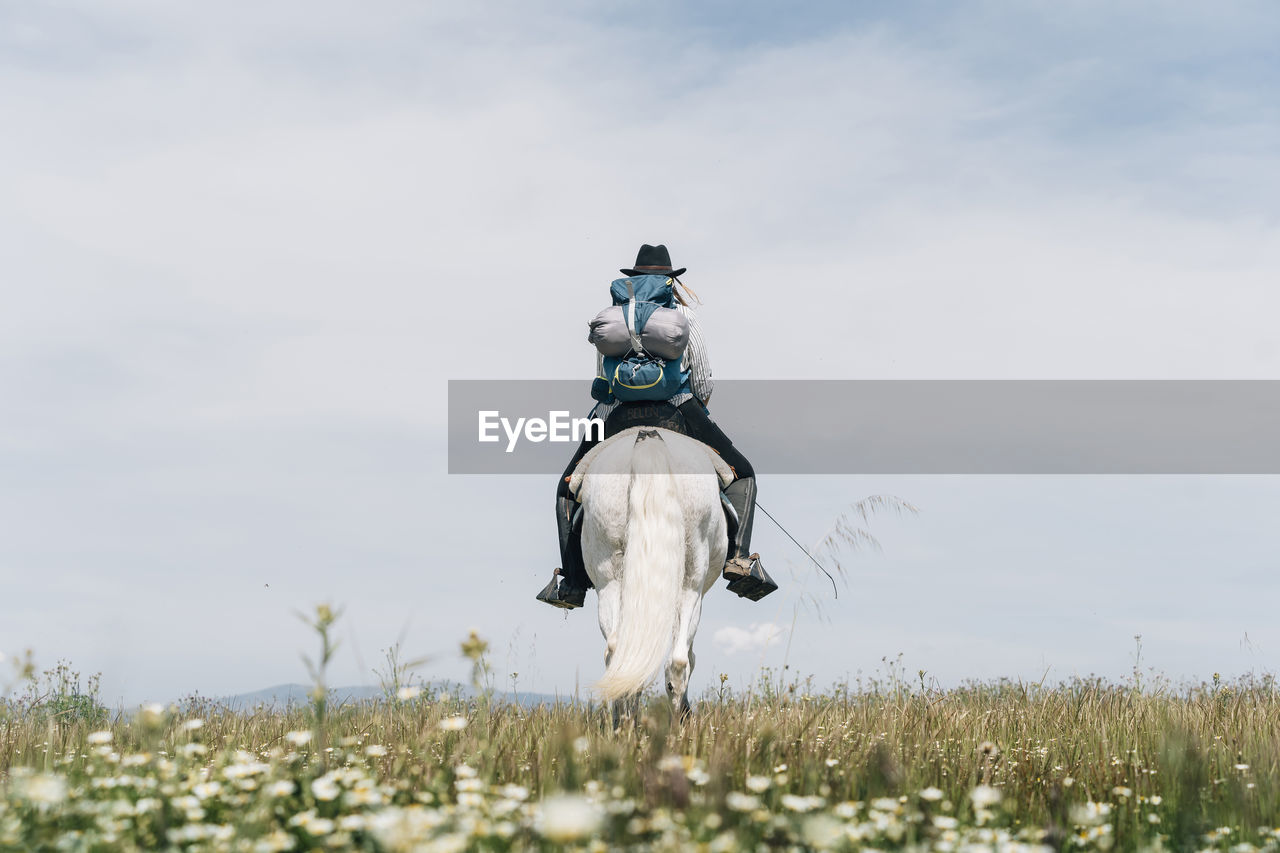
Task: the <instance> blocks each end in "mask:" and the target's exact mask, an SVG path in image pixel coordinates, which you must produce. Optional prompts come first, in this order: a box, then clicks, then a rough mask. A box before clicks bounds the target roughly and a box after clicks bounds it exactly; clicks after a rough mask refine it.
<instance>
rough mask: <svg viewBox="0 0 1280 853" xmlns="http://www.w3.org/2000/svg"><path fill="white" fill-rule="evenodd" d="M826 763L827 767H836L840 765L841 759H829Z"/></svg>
mask: <svg viewBox="0 0 1280 853" xmlns="http://www.w3.org/2000/svg"><path fill="white" fill-rule="evenodd" d="M825 763H826V765H827V766H828V767H835V766H836V765H837V764H839V763H840V759H838V758H828V759H827V760H826V762H825Z"/></svg>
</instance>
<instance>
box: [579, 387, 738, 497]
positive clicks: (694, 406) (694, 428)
mask: <svg viewBox="0 0 1280 853" xmlns="http://www.w3.org/2000/svg"><path fill="white" fill-rule="evenodd" d="M679 409H680V414H681V415H682V416H683V417H684V424H685V430H686V432H687V433H688V434H689V437H690V438H696V439H697V440H698V441H701V442H702V443H703V444H705V445H707V446H708V447H710V448H711V449H712V450H714V451H715V452H716V453H719V454H720V458H721V459H723V460H724V461H725V462H727V463H729V467H730V468H732V469H733V476H734V478H735V479H738V480H741V479H742V478H743V477H754V476H755V475H756V472H755V469H754V468H752V467H751V463H750V462H748V461H747V457H745V456H743V455H742V453H740V452H739V451H738V448H736V447H734V446H733V442H732V441H730V440H729V436H727V435H725V434H724V430H722V429H720V427H719V426H718V425H717V424H716V422H715V421H713V420H711V417H710V416H709V415H708V414H707V410H706V409H704V408H703V407H702V404H701V403H699V402H698V401H697V400H688V401H686V402H684V403H682V404H681V405H680V407H679ZM597 444H599V442H598V441H596V440H595V439H593V438H591V437H590V434H589V433H588V437H587V438H584V439H583V440H582V444H580V445H578V449H577V451H576V452H575V453H574V454H573V458H572V459H570V460H569V465H568V467H566V468H565V469H564V474H562V475H561V476H560V484H559V486H558V487H557V489H556V497H558V498H566V497H568V496H569V478H570V477H572V476H573V469H574V468H577V467H578V463H579V462H581V461H582V457H584V456H586V455H587V451H589V450H591V448H593V447H595V446H596V445H597Z"/></svg>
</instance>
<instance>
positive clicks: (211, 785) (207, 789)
mask: <svg viewBox="0 0 1280 853" xmlns="http://www.w3.org/2000/svg"><path fill="white" fill-rule="evenodd" d="M221 790H222V783H220V782H201V783H200V784H198V785H196V786H194V787H193V788H192V789H191V793H193V794H195V795H196V796H197V797H199V798H200V799H202V800H207V799H209V798H210V797H212V796H216V795H217V793H218V792H219V791H221Z"/></svg>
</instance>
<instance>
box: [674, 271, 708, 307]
mask: <svg viewBox="0 0 1280 853" xmlns="http://www.w3.org/2000/svg"><path fill="white" fill-rule="evenodd" d="M671 280H672V281H674V282H675V283H676V284H677V285H679V287H672V288H671V292H672V293H673V294H674V295H675V297H676V301H677V302H679V303H680V304H681V305H686V306H687V305H688V304H689V299H692V300H693V301H694V302H696V303H698V304H699V305H701V304H702V300H701V299H699V298H698V294H697V293H695V292H694V290H693V288H692V287H690V286H689V285H687V284H685V283H684V282H683V281H681V280H680V279H678V278H676V277H674V276H672V278H671ZM681 291H684V293H683V294H682V293H681ZM686 296H687V297H688V299H686V298H685V297H686Z"/></svg>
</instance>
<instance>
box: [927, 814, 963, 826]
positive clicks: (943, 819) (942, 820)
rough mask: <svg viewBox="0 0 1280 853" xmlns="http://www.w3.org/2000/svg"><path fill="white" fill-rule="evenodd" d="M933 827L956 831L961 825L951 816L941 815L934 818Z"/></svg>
mask: <svg viewBox="0 0 1280 853" xmlns="http://www.w3.org/2000/svg"><path fill="white" fill-rule="evenodd" d="M933 825H934V826H936V827H937V828H938V829H955V828H956V827H957V826H959V825H960V821H958V820H956V819H955V818H954V817H952V816H951V815H945V814H940V815H934V816H933Z"/></svg>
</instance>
